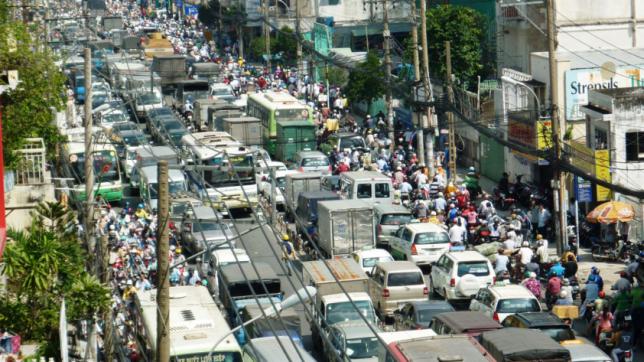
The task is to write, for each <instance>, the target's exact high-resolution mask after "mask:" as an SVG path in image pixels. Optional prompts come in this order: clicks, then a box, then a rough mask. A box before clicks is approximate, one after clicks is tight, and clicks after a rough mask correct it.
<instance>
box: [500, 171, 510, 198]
mask: <svg viewBox="0 0 644 362" xmlns="http://www.w3.org/2000/svg"><path fill="white" fill-rule="evenodd" d="M498 189H499V192H501V193H504V194H506V195H507V194H508V193H509V192H510V175H508V173H507V172H504V173H503V176H501V180H499V186H498Z"/></svg>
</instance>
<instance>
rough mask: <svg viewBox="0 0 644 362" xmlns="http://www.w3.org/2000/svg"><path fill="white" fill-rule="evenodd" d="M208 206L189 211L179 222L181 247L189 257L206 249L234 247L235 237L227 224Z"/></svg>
mask: <svg viewBox="0 0 644 362" xmlns="http://www.w3.org/2000/svg"><path fill="white" fill-rule="evenodd" d="M216 213H217V211H215V210H214V209H213V208H211V207H208V206H199V207H195V208H193V210H191V211H190V210H189V212H186V214H185V215H184V217H183V220H182V221H181V245H182V246H183V248H184V249H185V250H186V251H187V253H188V254H189V255H194V254H196V253H198V252H201V251H203V250H205V249H206V248H213V249H217V248H219V249H221V248H230V247H233V248H234V247H235V241H234V240H230V239H234V237H235V235H234V233H233V231H232V230H231V229H230V228H229V227H228V225H227V224H224V223H222V222H221V221H222V220H223V216H222V215H217V214H216Z"/></svg>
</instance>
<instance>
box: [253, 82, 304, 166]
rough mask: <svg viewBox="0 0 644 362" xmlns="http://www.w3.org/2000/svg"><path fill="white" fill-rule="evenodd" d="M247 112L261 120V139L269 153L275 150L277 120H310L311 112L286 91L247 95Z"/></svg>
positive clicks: (273, 152) (273, 153) (272, 153)
mask: <svg viewBox="0 0 644 362" xmlns="http://www.w3.org/2000/svg"><path fill="white" fill-rule="evenodd" d="M246 107H247V113H248V115H249V116H251V117H255V118H259V119H260V120H261V121H262V141H263V143H264V148H266V150H268V152H269V153H270V154H271V155H275V152H276V150H277V142H276V138H277V121H303V120H304V121H310V122H311V124H313V112H312V110H311V109H310V108H309V107H308V106H307V105H305V104H302V103H301V102H300V101H298V100H297V98H295V97H293V96H291V95H290V94H288V93H275V92H268V93H255V94H251V95H250V96H248V101H247V104H246Z"/></svg>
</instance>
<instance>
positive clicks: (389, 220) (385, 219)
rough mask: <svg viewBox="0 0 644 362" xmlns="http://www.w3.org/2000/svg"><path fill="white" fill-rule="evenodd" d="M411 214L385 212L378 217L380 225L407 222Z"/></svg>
mask: <svg viewBox="0 0 644 362" xmlns="http://www.w3.org/2000/svg"><path fill="white" fill-rule="evenodd" d="M376 192H377V191H376ZM410 221H411V215H409V214H385V215H382V218H381V219H380V224H381V225H404V224H409V222H410Z"/></svg>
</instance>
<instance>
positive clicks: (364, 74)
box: [346, 52, 385, 108]
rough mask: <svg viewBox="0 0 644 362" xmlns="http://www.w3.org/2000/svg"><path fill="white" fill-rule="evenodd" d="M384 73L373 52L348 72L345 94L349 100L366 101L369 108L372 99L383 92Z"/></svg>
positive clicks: (378, 96)
mask: <svg viewBox="0 0 644 362" xmlns="http://www.w3.org/2000/svg"><path fill="white" fill-rule="evenodd" d="M384 79H385V73H384V71H383V69H382V66H381V64H380V60H379V59H378V55H377V54H376V53H374V52H369V53H367V59H366V60H365V61H364V62H362V63H360V64H358V66H357V67H356V68H354V69H352V70H351V71H350V72H349V82H348V83H347V88H346V94H347V97H349V100H350V101H351V102H367V103H368V106H369V108H370V107H371V102H373V100H374V99H376V98H380V97H381V96H382V95H383V94H385V81H384Z"/></svg>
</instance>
